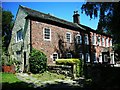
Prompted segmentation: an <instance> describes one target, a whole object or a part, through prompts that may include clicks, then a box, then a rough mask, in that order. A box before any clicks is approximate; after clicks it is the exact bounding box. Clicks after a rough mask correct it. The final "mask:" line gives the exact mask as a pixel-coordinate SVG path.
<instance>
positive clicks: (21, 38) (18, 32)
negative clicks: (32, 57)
mask: <svg viewBox="0 0 120 90" xmlns="http://www.w3.org/2000/svg"><path fill="white" fill-rule="evenodd" d="M22 40H23V34H22V30H19V31H17V36H16V41H17V42H19V41H22Z"/></svg>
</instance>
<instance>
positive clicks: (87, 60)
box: [85, 53, 90, 62]
mask: <svg viewBox="0 0 120 90" xmlns="http://www.w3.org/2000/svg"><path fill="white" fill-rule="evenodd" d="M85 59H86V62H90V55H89V53H86V55H85Z"/></svg>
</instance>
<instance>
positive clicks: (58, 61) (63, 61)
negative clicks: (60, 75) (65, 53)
mask: <svg viewBox="0 0 120 90" xmlns="http://www.w3.org/2000/svg"><path fill="white" fill-rule="evenodd" d="M76 63H80V60H79V59H56V64H63V65H73V64H76Z"/></svg>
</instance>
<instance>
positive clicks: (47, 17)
mask: <svg viewBox="0 0 120 90" xmlns="http://www.w3.org/2000/svg"><path fill="white" fill-rule="evenodd" d="M20 8H21V9H22V10H24V11H25V12H26V13H27V14H28V16H29V17H35V18H40V19H44V20H49V21H54V22H57V23H61V24H65V25H68V26H71V27H74V28H78V29H82V30H86V29H85V28H83V27H81V26H80V25H78V24H77V23H73V22H69V21H66V20H63V19H60V18H57V17H55V16H52V15H50V14H45V13H42V12H39V11H36V10H33V9H30V8H27V7H24V6H21V5H20Z"/></svg>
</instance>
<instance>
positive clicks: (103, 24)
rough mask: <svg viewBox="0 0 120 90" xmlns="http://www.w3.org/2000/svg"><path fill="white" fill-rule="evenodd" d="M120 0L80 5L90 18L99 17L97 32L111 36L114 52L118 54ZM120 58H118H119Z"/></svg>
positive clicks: (119, 54) (119, 42) (119, 53)
mask: <svg viewBox="0 0 120 90" xmlns="http://www.w3.org/2000/svg"><path fill="white" fill-rule="evenodd" d="M119 8H120V2H86V3H85V4H83V5H82V7H81V10H82V13H83V12H84V13H85V14H86V15H87V16H90V18H91V19H92V18H93V17H94V18H97V17H99V22H98V27H97V31H98V32H103V31H104V32H105V33H107V34H110V35H111V36H113V43H114V44H117V45H115V48H117V49H115V53H117V54H118V56H120V52H119V50H120V47H118V46H119V45H118V44H120V39H119V38H120V31H119V29H120V25H119V24H120V17H119V16H120V13H119V12H120V9H119ZM119 60H120V58H119Z"/></svg>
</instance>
